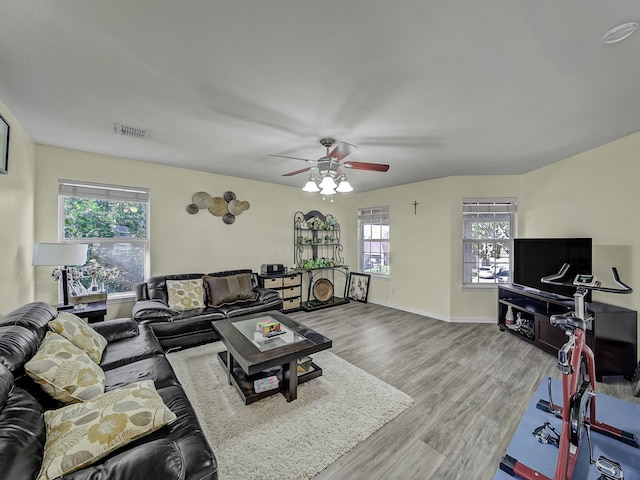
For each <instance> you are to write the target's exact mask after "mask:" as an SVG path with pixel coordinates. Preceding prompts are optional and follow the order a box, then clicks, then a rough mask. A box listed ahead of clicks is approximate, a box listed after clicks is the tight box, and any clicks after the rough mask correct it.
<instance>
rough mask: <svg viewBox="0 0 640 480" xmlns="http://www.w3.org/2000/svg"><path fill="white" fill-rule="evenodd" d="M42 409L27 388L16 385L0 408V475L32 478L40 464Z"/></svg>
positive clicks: (43, 436) (13, 479) (42, 432)
mask: <svg viewBox="0 0 640 480" xmlns="http://www.w3.org/2000/svg"><path fill="white" fill-rule="evenodd" d="M43 412H44V409H43V408H42V405H41V404H40V403H39V402H38V401H37V400H36V399H35V398H34V397H33V396H32V395H31V394H29V393H28V392H27V391H26V390H23V389H22V388H19V387H15V388H13V390H12V391H11V393H10V395H9V396H8V397H7V399H6V401H5V404H4V405H3V407H2V408H1V409H0V472H1V473H0V477H2V478H7V479H11V480H33V479H34V478H35V476H36V474H37V473H38V470H39V469H40V464H41V463H42V452H43V450H44V442H45V428H44V418H43Z"/></svg>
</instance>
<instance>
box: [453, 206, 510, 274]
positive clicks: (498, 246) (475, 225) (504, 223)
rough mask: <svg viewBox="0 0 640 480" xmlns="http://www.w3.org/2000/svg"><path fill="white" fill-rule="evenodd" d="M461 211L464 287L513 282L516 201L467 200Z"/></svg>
mask: <svg viewBox="0 0 640 480" xmlns="http://www.w3.org/2000/svg"><path fill="white" fill-rule="evenodd" d="M462 212H463V222H462V269H463V272H462V282H463V285H465V286H486V285H495V284H496V283H503V282H504V283H508V282H510V280H511V253H512V251H513V248H512V247H513V234H514V232H515V221H516V212H517V201H516V199H515V198H493V199H490V198H485V199H483V198H475V199H464V200H463V205H462Z"/></svg>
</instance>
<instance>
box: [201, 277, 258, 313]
mask: <svg viewBox="0 0 640 480" xmlns="http://www.w3.org/2000/svg"><path fill="white" fill-rule="evenodd" d="M251 278H252V277H251V275H250V274H248V273H241V274H237V275H229V276H227V277H212V276H209V275H206V276H204V277H202V282H203V284H204V287H205V290H206V292H207V299H208V300H207V301H208V306H210V307H220V306H222V305H233V304H235V303H239V302H253V301H255V300H257V299H258V294H257V293H256V292H254V291H253V285H252V283H251Z"/></svg>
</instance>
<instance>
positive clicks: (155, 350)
mask: <svg viewBox="0 0 640 480" xmlns="http://www.w3.org/2000/svg"><path fill="white" fill-rule="evenodd" d="M105 323H106V322H105ZM163 354H164V351H163V350H162V347H161V346H160V342H158V339H157V338H156V336H155V335H154V334H153V330H151V327H150V326H149V325H140V326H139V328H138V334H137V335H135V336H133V337H126V338H123V339H122V340H117V341H115V342H111V343H109V344H107V348H105V350H104V352H103V353H102V361H101V362H100V367H102V369H103V370H105V371H106V370H111V369H113V368H116V367H119V366H121V365H125V364H127V363H132V362H137V361H138V360H142V359H145V358H149V357H152V356H154V355H163Z"/></svg>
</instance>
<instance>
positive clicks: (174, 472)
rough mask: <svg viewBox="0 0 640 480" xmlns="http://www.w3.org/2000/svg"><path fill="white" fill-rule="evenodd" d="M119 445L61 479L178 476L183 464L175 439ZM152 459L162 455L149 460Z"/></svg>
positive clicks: (176, 479)
mask: <svg viewBox="0 0 640 480" xmlns="http://www.w3.org/2000/svg"><path fill="white" fill-rule="evenodd" d="M144 442H145V443H142V444H141V445H138V446H137V447H136V448H131V449H127V447H126V446H125V447H123V448H120V449H118V450H116V451H115V452H113V453H112V454H111V455H110V456H109V457H108V458H105V459H103V460H102V461H100V462H99V463H98V464H94V465H90V466H88V467H85V468H83V469H81V470H76V471H75V472H71V473H68V474H66V475H65V476H64V479H65V480H130V479H138V478H139V479H152V480H182V479H184V478H185V477H184V471H185V470H186V468H187V466H186V465H185V464H184V460H183V459H182V453H181V452H180V448H178V445H177V443H176V442H174V441H171V440H166V439H164V438H159V439H157V440H153V441H149V440H147V438H146V437H144ZM152 459H162V461H153V460H152Z"/></svg>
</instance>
